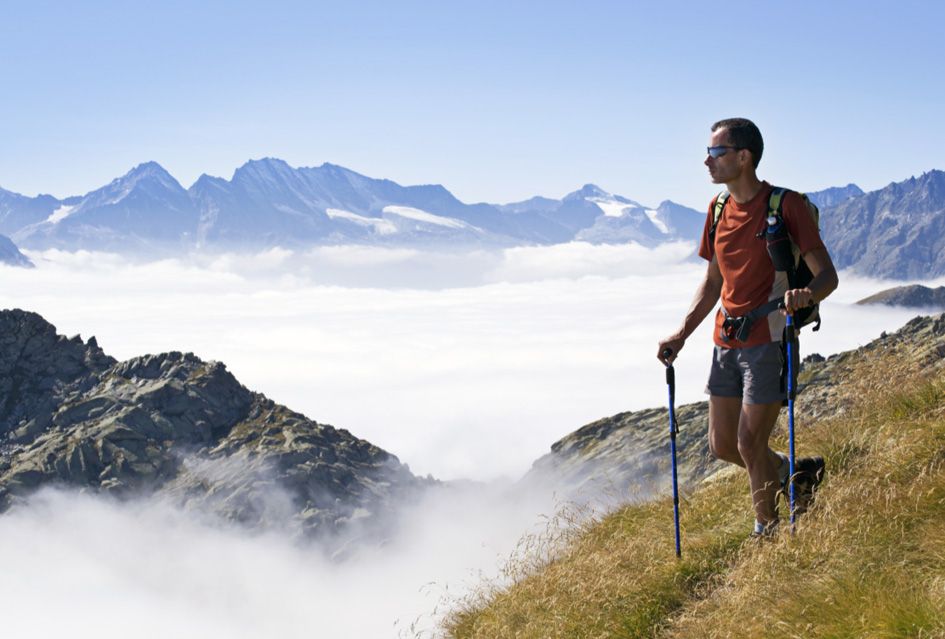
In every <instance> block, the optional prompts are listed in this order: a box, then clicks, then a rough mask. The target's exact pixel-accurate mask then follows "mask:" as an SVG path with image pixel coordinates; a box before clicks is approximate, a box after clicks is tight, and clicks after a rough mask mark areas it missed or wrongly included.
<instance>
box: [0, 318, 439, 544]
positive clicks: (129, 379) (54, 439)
mask: <svg viewBox="0 0 945 639" xmlns="http://www.w3.org/2000/svg"><path fill="white" fill-rule="evenodd" d="M0 442H2V445H0V509H6V508H7V507H9V506H10V505H12V504H13V503H15V502H16V501H18V500H19V499H21V498H23V497H25V496H27V495H28V494H29V493H30V492H32V491H33V490H35V489H36V488H38V487H40V486H43V485H65V486H71V487H79V488H83V489H89V490H94V491H106V492H109V493H112V494H116V495H119V496H127V495H140V494H150V495H156V496H160V497H166V498H170V499H172V500H173V501H175V502H177V503H181V504H184V505H186V506H187V507H188V508H194V509H199V510H201V511H205V512H210V513H215V514H218V515H221V516H223V517H225V518H227V519H230V520H234V521H238V522H240V523H243V524H246V525H248V526H252V527H255V528H266V527H280V528H283V529H284V528H290V529H292V530H294V531H295V532H296V533H298V534H303V535H306V536H313V537H322V536H324V537H333V536H336V535H340V534H349V533H350V532H351V531H352V530H353V528H351V527H350V526H349V524H352V523H354V522H356V521H357V522H358V523H359V530H358V532H359V534H362V533H363V534H368V535H382V534H383V527H384V526H385V525H386V521H387V515H389V514H391V513H392V512H393V509H394V508H395V506H396V505H397V502H398V501H399V500H401V499H403V498H407V497H410V496H415V495H416V494H418V492H419V491H420V490H422V489H423V488H424V487H425V486H427V485H428V484H430V483H431V482H430V481H424V480H420V479H417V478H416V477H414V476H413V475H412V474H411V473H410V471H409V469H408V468H407V467H406V466H405V465H403V464H401V463H400V462H399V461H398V460H397V458H396V457H394V456H393V455H390V454H389V453H387V452H385V451H383V450H381V449H380V448H377V447H376V446H373V445H372V444H370V443H369V442H366V441H364V440H361V439H358V438H356V437H354V436H352V435H351V434H350V433H349V432H347V431H345V430H339V429H335V428H333V427H331V426H328V425H324V424H318V423H316V422H313V421H311V420H309V419H307V418H306V417H305V416H303V415H300V414H297V413H293V412H291V411H289V410H288V409H286V408H285V407H283V406H280V405H277V404H275V403H273V402H272V401H270V400H268V399H266V398H265V397H264V396H262V395H260V394H257V393H253V392H250V391H249V390H247V389H246V388H245V387H243V386H242V385H241V384H240V383H239V382H238V381H237V380H236V379H235V378H234V377H233V376H232V375H231V374H230V373H229V372H228V371H227V370H226V367H225V366H224V365H223V364H220V363H217V362H204V361H202V360H200V359H199V358H197V357H195V356H194V355H192V354H189V353H186V354H185V353H176V352H173V353H164V354H160V355H145V356H142V357H136V358H134V359H130V360H128V361H125V362H116V361H115V360H114V359H112V358H111V357H108V356H107V355H105V354H104V353H103V352H102V350H101V349H100V348H99V347H98V345H97V344H96V342H95V339H94V338H92V339H90V340H89V341H88V342H83V341H82V340H81V339H79V338H78V337H74V338H71V339H67V338H65V337H62V336H60V335H57V334H56V331H55V328H54V327H53V326H52V325H50V324H49V323H48V322H46V321H45V320H43V318H42V317H40V316H39V315H36V314H33V313H27V312H24V311H20V310H13V311H0Z"/></svg>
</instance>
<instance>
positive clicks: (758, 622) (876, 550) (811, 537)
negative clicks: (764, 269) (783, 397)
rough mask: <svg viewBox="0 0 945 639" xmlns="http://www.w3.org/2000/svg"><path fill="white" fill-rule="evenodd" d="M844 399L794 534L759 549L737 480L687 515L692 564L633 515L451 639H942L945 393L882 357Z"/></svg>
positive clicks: (499, 592)
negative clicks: (819, 476) (819, 480)
mask: <svg viewBox="0 0 945 639" xmlns="http://www.w3.org/2000/svg"><path fill="white" fill-rule="evenodd" d="M890 379H895V380H896V382H897V384H896V385H895V387H891V385H890V384H889V382H888V380H890ZM846 392H848V393H855V394H856V396H855V397H853V398H852V401H851V406H852V410H850V411H849V412H848V413H847V414H846V415H844V416H841V417H837V418H833V419H830V420H824V421H821V422H819V423H816V424H813V425H807V426H806V427H804V428H803V429H802V430H801V431H800V435H799V442H798V446H799V450H798V452H799V454H803V453H804V452H807V451H817V452H819V453H821V454H823V455H824V456H825V458H826V459H827V461H828V473H829V474H828V478H827V480H826V481H825V482H824V484H823V486H822V489H821V491H820V493H819V496H818V499H817V503H816V505H815V506H814V507H813V508H812V509H811V511H810V512H809V513H807V514H806V515H804V516H803V517H801V518H800V520H799V524H798V529H797V534H795V535H791V534H790V533H789V531H787V530H784V531H782V533H781V534H780V536H779V537H778V538H777V539H775V540H772V541H766V542H760V543H759V542H756V541H752V540H749V539H747V535H748V532H749V531H750V529H751V525H752V521H753V516H752V514H751V512H750V509H749V501H750V500H749V496H748V487H747V481H746V478H745V476H744V474H743V473H730V474H726V475H725V476H723V477H722V478H720V479H718V480H717V481H711V482H707V483H705V484H703V485H702V486H700V487H699V488H698V489H697V490H696V491H695V492H694V493H692V494H691V495H689V496H688V497H687V498H686V499H685V500H684V501H683V503H682V505H681V513H682V527H683V531H682V539H683V558H682V559H681V560H677V559H676V558H675V556H674V553H673V545H672V535H673V524H672V521H673V520H672V503H671V501H670V500H669V499H663V500H660V501H657V502H652V503H648V504H643V505H638V506H629V507H627V508H624V509H622V510H620V511H618V512H615V513H613V514H611V515H609V516H607V517H605V518H603V519H602V520H598V521H590V522H587V523H585V524H583V525H577V526H575V527H572V528H570V529H567V530H568V532H567V533H566V534H563V535H561V536H559V537H558V538H557V539H555V540H552V541H551V542H549V543H545V544H542V543H531V544H530V545H527V546H528V548H529V549H531V550H535V549H539V550H540V552H538V553H535V552H526V553H524V554H523V555H520V556H519V557H518V559H517V560H515V561H513V562H512V563H511V564H510V566H509V569H508V573H507V576H508V577H509V578H510V579H511V581H512V582H514V583H513V585H512V586H510V587H507V588H502V587H497V586H494V585H493V586H489V585H488V584H487V585H485V586H484V587H483V589H482V591H481V592H480V593H478V594H477V595H476V596H474V597H471V598H469V599H467V600H465V601H464V602H462V603H461V604H460V605H458V606H457V607H455V608H454V610H453V612H452V613H450V615H449V616H448V617H447V618H446V619H445V620H444V632H445V633H446V634H447V635H448V636H452V637H457V638H465V637H486V638H489V639H500V638H502V637H521V638H528V637H534V638H541V639H546V638H550V637H568V638H571V637H575V638H579V637H700V638H701V637H785V638H787V637H945V377H943V376H938V377H937V378H933V379H926V378H924V377H923V376H922V373H921V370H920V368H919V367H916V366H914V365H913V363H909V362H905V361H904V360H902V359H901V358H899V357H898V356H897V354H896V353H894V352H890V353H885V354H884V353H877V354H876V355H875V356H871V357H870V361H868V362H865V363H864V367H862V368H861V369H857V370H855V371H854V372H853V374H851V375H849V379H848V387H847V389H846ZM779 443H781V444H783V443H784V442H783V441H781V442H779ZM785 523H786V522H785ZM784 528H787V526H784Z"/></svg>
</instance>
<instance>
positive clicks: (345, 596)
mask: <svg viewBox="0 0 945 639" xmlns="http://www.w3.org/2000/svg"><path fill="white" fill-rule="evenodd" d="M31 257H32V258H33V260H34V262H36V263H37V266H38V268H37V269H34V270H31V271H26V270H23V269H14V268H4V267H0V276H2V278H3V282H4V286H3V289H2V291H0V306H2V307H20V308H25V309H28V310H32V311H36V312H39V313H41V314H42V315H43V316H45V317H46V318H47V319H48V320H50V321H52V322H53V323H54V324H55V325H56V326H57V328H58V329H59V331H60V332H61V333H65V334H67V335H71V334H75V333H81V334H82V335H83V336H84V337H88V336H90V335H93V334H94V335H96V336H97V337H98V339H99V342H100V344H101V345H102V347H103V348H104V349H105V350H106V352H108V353H109V354H111V355H113V356H115V357H117V358H120V359H122V358H127V357H131V356H134V355H139V354H143V353H147V352H159V351H166V350H185V351H194V352H195V353H197V354H198V355H199V356H201V357H203V358H205V359H216V360H220V361H223V362H226V363H227V365H228V366H229V368H230V369H231V370H232V372H233V373H234V374H235V375H236V376H237V378H238V379H240V380H241V381H242V382H243V383H244V384H246V385H247V386H248V387H250V388H252V389H253V390H257V391H260V392H263V393H265V394H267V395H268V396H270V397H271V398H273V399H274V400H276V401H278V402H280V403H283V404H285V405H287V406H288V407H290V408H292V409H293V410H297V411H301V412H303V413H305V414H306V415H308V416H309V417H311V418H313V419H316V420H318V421H322V422H327V423H331V424H333V425H335V426H338V427H343V428H347V429H349V430H351V431H352V432H353V433H355V434H356V435H358V436H360V437H364V438H366V439H368V440H370V441H372V442H374V443H376V444H378V445H380V446H382V447H384V448H386V449H387V450H389V451H390V452H392V453H394V454H396V455H398V456H399V457H400V458H401V459H402V460H403V461H406V462H408V463H409V464H410V465H411V466H412V468H413V470H414V472H417V473H421V474H425V473H432V474H433V475H435V476H437V477H440V478H444V479H450V478H461V477H462V478H471V479H479V480H487V479H491V478H496V477H500V476H505V477H510V478H516V477H518V476H520V475H521V474H522V473H524V472H525V471H526V470H527V469H528V467H529V465H530V464H531V462H532V461H534V460H535V459H536V458H537V457H538V456H540V455H542V454H544V453H545V452H547V450H548V448H549V446H550V445H551V443H552V442H554V441H555V440H556V439H557V438H559V437H561V436H563V435H565V434H567V433H569V432H571V431H573V430H575V429H576V428H578V427H580V426H581V425H583V424H585V423H587V422H589V421H591V420H593V419H596V418H599V417H603V416H607V415H612V414H614V413H617V412H619V411H623V410H629V409H638V408H644V407H649V406H656V405H662V403H663V401H664V399H665V388H664V378H663V374H662V370H661V367H660V365H659V364H658V362H656V360H655V358H654V355H655V350H656V343H657V340H658V339H659V337H661V336H663V335H665V334H668V333H670V332H671V331H672V330H673V329H674V328H675V327H676V326H677V325H678V323H679V322H680V321H681V318H682V317H683V314H684V313H685V312H686V309H687V308H688V306H689V303H690V300H691V297H692V294H693V292H694V291H695V289H696V286H697V284H698V282H699V278H700V277H701V276H702V273H703V271H704V266H703V264H701V263H699V262H696V261H694V260H692V259H691V257H690V255H689V249H688V248H687V247H685V246H673V245H670V246H665V247H662V248H660V249H656V250H646V249H642V248H640V247H635V246H590V245H587V244H580V243H576V244H570V245H564V246H556V247H545V248H518V249H511V250H508V251H504V252H498V253H487V252H481V251H471V252H468V253H462V254H449V253H424V254H421V253H418V252H415V251H402V250H385V249H366V248H362V247H332V248H331V249H319V250H315V251H311V252H309V253H304V254H298V253H293V252H291V251H285V250H280V249H276V250H272V251H268V252H265V253H261V254H258V255H252V256H238V255H215V256H199V257H192V258H187V259H178V260H165V261H161V262H152V263H146V264H136V263H132V262H129V261H127V260H125V259H123V258H119V257H116V256H111V255H103V254H90V253H78V254H67V253H60V252H54V251H51V252H46V253H41V254H32V255H31ZM889 285H890V283H889V282H880V281H873V280H866V279H857V278H853V277H850V276H846V275H844V276H842V277H841V288H840V289H839V290H838V291H837V293H836V294H835V295H834V297H833V298H831V300H830V301H829V302H828V303H827V304H825V305H824V309H823V315H824V318H825V319H824V327H823V329H822V330H821V331H820V332H819V333H816V334H814V333H808V332H806V331H805V334H804V335H803V337H802V349H803V352H805V353H809V352H813V351H818V352H820V353H822V354H825V355H827V354H830V353H833V352H836V351H839V350H845V349H849V348H853V347H855V346H857V345H860V344H863V343H866V342H867V341H869V340H871V339H872V338H874V337H876V336H877V335H878V334H879V333H880V332H881V331H883V330H894V329H895V328H897V327H898V326H900V325H901V324H903V323H904V322H905V321H906V320H908V319H909V318H910V317H912V316H913V315H914V314H915V311H910V310H902V309H889V308H885V307H866V308H863V307H856V306H854V305H853V304H852V303H853V302H855V301H856V300H857V299H860V298H861V297H864V296H866V295H868V294H871V293H874V292H876V291H878V290H880V289H882V288H884V287H886V286H889ZM709 343H710V328H709V322H706V323H705V324H704V325H703V326H702V327H701V328H700V329H699V331H698V332H697V334H696V335H694V336H693V337H692V338H691V340H690V343H689V344H688V345H687V348H686V350H685V351H683V352H682V354H681V357H680V359H679V361H678V363H677V365H676V369H677V379H678V381H677V385H678V401H679V402H680V403H683V402H689V401H697V400H701V399H703V395H702V388H703V385H704V379H705V374H706V371H707V369H708V362H709V354H710V346H709ZM457 490H458V492H457ZM457 490H453V491H446V492H443V493H434V494H432V495H430V496H429V497H428V498H427V499H426V500H425V501H424V502H423V503H422V504H419V505H416V506H413V507H411V508H409V509H407V510H405V511H404V512H403V513H402V518H401V520H400V523H399V525H398V527H397V528H396V530H397V532H396V533H392V537H391V539H390V540H389V543H388V544H387V545H386V546H385V547H384V548H383V549H381V550H376V551H375V550H370V549H362V550H361V551H360V553H358V554H356V555H355V556H354V557H353V558H352V559H351V560H350V561H348V562H346V563H343V564H341V565H337V564H332V563H329V562H326V561H325V559H324V557H323V555H322V554H321V553H320V552H319V551H317V550H315V549H306V548H304V547H300V546H298V545H297V544H295V543H293V542H292V541H291V540H290V538H289V536H288V535H280V534H276V533H273V534H268V535H265V536H248V535H246V534H245V533H242V532H238V531H234V530H231V529H228V528H226V527H223V526H221V525H220V524H219V523H214V522H207V521H205V520H203V519H202V518H200V517H199V516H197V515H195V514H194V513H184V512H181V511H179V510H177V509H175V508H173V507H172V506H170V505H168V504H161V503H142V502H139V503H130V504H124V505H121V506H119V505H118V504H116V503H114V502H111V501H108V500H107V499H105V498H101V497H93V496H89V495H76V494H71V493H69V494H64V493H59V492H51V491H47V492H45V493H43V494H41V495H40V496H38V497H36V498H34V499H33V500H32V501H31V502H30V503H29V505H27V506H25V507H21V508H19V509H17V510H14V511H12V512H9V513H7V514H5V515H3V516H2V517H0V565H3V566H4V570H3V575H2V577H0V600H2V601H3V602H4V609H5V610H6V611H7V612H6V613H5V616H4V628H5V632H6V633H7V634H9V635H10V636H27V635H30V636H59V635H60V634H65V633H68V634H69V635H70V636H77V637H92V636H94V637H118V636H127V635H129V634H131V635H134V636H137V637H165V636H176V637H185V638H186V637H201V638H203V637H235V638H240V637H261V636H280V637H287V638H292V637H311V636H330V637H359V638H360V637H397V636H414V633H416V632H419V633H420V636H429V635H428V634H427V633H428V631H429V630H430V629H431V628H432V624H433V622H432V620H431V615H432V614H433V611H434V609H435V607H436V606H437V604H438V602H439V601H440V600H441V599H442V598H443V597H444V596H445V597H447V598H448V599H449V598H455V597H458V596H461V595H462V594H463V593H464V592H465V591H466V590H467V589H468V588H469V587H474V586H475V585H476V584H478V583H479V582H480V579H481V577H482V576H483V575H485V576H491V575H495V574H497V567H498V566H499V565H500V564H501V563H502V562H503V560H504V558H506V557H507V556H508V555H509V553H511V552H512V551H513V549H514V548H515V547H516V542H517V541H518V540H519V538H520V537H521V535H522V534H524V533H525V532H528V531H530V530H531V531H534V530H535V526H536V524H540V523H541V522H542V521H546V520H547V517H548V516H550V515H551V514H552V513H553V512H554V510H555V505H554V504H553V503H552V502H551V501H550V500H549V498H548V496H542V497H534V498H530V499H527V500H524V501H522V500H521V499H512V498H510V497H509V495H508V493H507V492H505V491H504V490H503V487H502V483H501V482H499V483H497V484H496V485H492V486H484V485H468V486H466V488H464V489H462V490H459V489H457ZM50 610H55V611H56V613H55V614H49V613H48V611H50ZM142 620H147V622H143V621H142Z"/></svg>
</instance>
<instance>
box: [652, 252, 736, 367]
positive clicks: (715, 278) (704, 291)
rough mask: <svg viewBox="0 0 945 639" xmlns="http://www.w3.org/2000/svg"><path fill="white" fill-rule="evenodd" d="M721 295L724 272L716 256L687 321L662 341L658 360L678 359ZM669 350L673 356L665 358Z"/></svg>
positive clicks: (687, 315) (687, 314)
mask: <svg viewBox="0 0 945 639" xmlns="http://www.w3.org/2000/svg"><path fill="white" fill-rule="evenodd" d="M721 293H722V272H721V271H720V270H719V263H718V261H717V260H716V259H715V256H713V257H712V261H711V262H709V266H708V267H707V268H706V271H705V277H704V278H703V279H702V282H701V283H700V284H699V288H698V289H697V290H696V294H695V296H694V297H693V298H692V305H691V306H690V307H689V312H687V313H686V317H685V319H683V323H682V326H680V327H679V330H678V331H676V332H675V333H674V334H672V335H670V336H669V337H667V338H665V339H663V340H662V341H660V345H659V350H657V352H656V357H657V359H659V360H660V361H661V362H663V363H664V364H671V363H672V362H673V360H674V359H676V356H677V355H678V354H679V351H681V350H682V347H683V345H684V344H685V343H686V340H687V339H688V338H689V336H690V335H692V333H693V331H695V330H696V328H697V327H698V326H699V324H701V323H702V320H704V319H705V318H706V316H707V315H708V314H709V313H710V312H712V309H713V308H715V305H716V303H717V302H718V301H719V295H721ZM667 348H668V349H670V350H671V351H672V354H671V355H670V356H669V357H666V358H664V357H663V351H665V350H666V349H667Z"/></svg>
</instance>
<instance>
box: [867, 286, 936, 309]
mask: <svg viewBox="0 0 945 639" xmlns="http://www.w3.org/2000/svg"><path fill="white" fill-rule="evenodd" d="M857 304H885V305H887V306H909V307H913V308H945V286H939V287H938V288H929V287H928V286H922V285H921V284H912V285H910V286H897V287H895V288H888V289H886V290H885V291H880V292H879V293H876V294H875V295H870V296H869V297H865V298H863V299H861V300H860V301H859V302H857Z"/></svg>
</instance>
